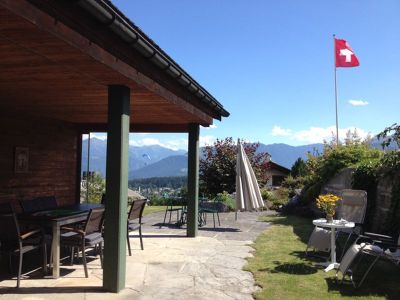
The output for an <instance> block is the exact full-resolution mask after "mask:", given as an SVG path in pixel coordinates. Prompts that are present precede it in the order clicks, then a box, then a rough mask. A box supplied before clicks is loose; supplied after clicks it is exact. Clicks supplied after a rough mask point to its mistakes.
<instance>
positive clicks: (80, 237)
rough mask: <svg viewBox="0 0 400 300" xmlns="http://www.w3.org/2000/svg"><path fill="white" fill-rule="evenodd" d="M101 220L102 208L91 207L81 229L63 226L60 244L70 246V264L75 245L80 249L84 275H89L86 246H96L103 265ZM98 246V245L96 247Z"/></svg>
mask: <svg viewBox="0 0 400 300" xmlns="http://www.w3.org/2000/svg"><path fill="white" fill-rule="evenodd" d="M103 222H104V208H103V207H101V208H93V209H91V210H90V212H89V214H88V217H87V219H86V222H85V223H84V226H83V229H80V228H71V227H63V230H64V233H63V234H61V245H63V246H69V247H71V250H72V251H71V265H72V264H73V260H74V252H75V251H74V250H75V247H76V248H77V250H78V255H79V249H81V250H82V261H83V266H84V269H85V277H86V278H87V277H89V275H88V271H87V263H86V251H85V250H86V248H89V247H93V248H94V247H96V248H97V249H99V253H100V263H101V267H103V242H104V240H103V235H102V230H103ZM97 246H98V247H97Z"/></svg>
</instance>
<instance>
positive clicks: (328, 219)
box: [326, 214, 333, 223]
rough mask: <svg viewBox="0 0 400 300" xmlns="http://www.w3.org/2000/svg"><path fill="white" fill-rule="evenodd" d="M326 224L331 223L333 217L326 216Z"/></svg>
mask: <svg viewBox="0 0 400 300" xmlns="http://www.w3.org/2000/svg"><path fill="white" fill-rule="evenodd" d="M326 223H333V215H329V214H327V215H326Z"/></svg>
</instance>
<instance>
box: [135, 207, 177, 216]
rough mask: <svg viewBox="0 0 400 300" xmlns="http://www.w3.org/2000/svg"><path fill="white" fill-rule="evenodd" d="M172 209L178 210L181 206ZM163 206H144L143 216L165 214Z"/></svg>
mask: <svg viewBox="0 0 400 300" xmlns="http://www.w3.org/2000/svg"><path fill="white" fill-rule="evenodd" d="M173 207H174V208H179V207H182V206H173ZM165 208H166V206H165V205H153V206H145V208H144V211H143V216H146V215H150V214H152V213H156V212H160V211H164V212H165Z"/></svg>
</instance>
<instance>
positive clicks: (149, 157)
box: [82, 138, 323, 179]
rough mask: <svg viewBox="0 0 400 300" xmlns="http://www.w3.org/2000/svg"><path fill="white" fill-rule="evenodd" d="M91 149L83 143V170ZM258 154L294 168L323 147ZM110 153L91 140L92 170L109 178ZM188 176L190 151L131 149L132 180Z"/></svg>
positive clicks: (283, 147) (278, 147) (275, 148)
mask: <svg viewBox="0 0 400 300" xmlns="http://www.w3.org/2000/svg"><path fill="white" fill-rule="evenodd" d="M87 146H88V140H84V141H83V144H82V171H85V170H86V169H87ZM258 151H260V152H268V153H269V154H270V155H271V159H272V161H273V162H275V163H277V164H280V165H282V166H284V167H286V168H289V169H290V168H291V167H292V165H293V163H294V162H295V161H296V159H298V158H299V157H301V158H303V159H306V158H307V153H308V152H311V153H314V154H315V153H322V151H323V144H311V145H304V146H290V145H287V144H270V145H264V144H260V146H259V148H258ZM106 152H107V141H105V140H101V139H97V138H92V139H90V162H89V167H90V170H91V171H96V172H100V173H101V174H102V175H103V176H104V175H105V170H106ZM200 153H201V151H200ZM186 175H187V151H185V150H171V149H168V148H165V147H162V146H159V145H151V146H142V147H137V146H129V179H136V178H150V177H167V176H186Z"/></svg>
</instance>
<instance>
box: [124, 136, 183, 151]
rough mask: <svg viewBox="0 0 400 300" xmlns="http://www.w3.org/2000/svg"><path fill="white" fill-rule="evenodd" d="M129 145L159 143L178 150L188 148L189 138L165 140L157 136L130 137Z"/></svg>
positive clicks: (138, 145) (141, 145) (139, 145)
mask: <svg viewBox="0 0 400 300" xmlns="http://www.w3.org/2000/svg"><path fill="white" fill-rule="evenodd" d="M129 145H131V146H137V147H143V146H152V145H159V146H161V147H164V148H168V149H171V150H175V151H176V150H179V149H187V139H177V140H169V141H165V142H162V141H160V140H159V139H156V138H143V139H130V140H129Z"/></svg>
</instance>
